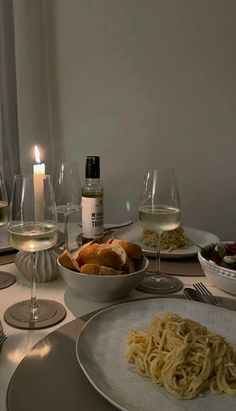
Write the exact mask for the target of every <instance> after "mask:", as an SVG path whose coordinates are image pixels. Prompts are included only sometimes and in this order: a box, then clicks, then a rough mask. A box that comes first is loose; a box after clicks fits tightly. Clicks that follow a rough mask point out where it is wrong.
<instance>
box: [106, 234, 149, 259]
mask: <svg viewBox="0 0 236 411" xmlns="http://www.w3.org/2000/svg"><path fill="white" fill-rule="evenodd" d="M108 241H109V243H110V244H119V245H120V246H121V247H122V248H123V249H124V250H125V251H126V253H127V255H128V256H129V257H131V258H134V259H135V260H141V258H142V248H141V247H140V246H139V245H138V244H134V243H130V242H129V241H124V240H118V239H115V238H113V239H110V240H108Z"/></svg>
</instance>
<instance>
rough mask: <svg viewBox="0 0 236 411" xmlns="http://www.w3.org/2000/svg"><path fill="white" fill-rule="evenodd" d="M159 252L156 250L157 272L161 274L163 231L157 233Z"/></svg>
mask: <svg viewBox="0 0 236 411" xmlns="http://www.w3.org/2000/svg"><path fill="white" fill-rule="evenodd" d="M156 239H157V252H156V274H157V275H160V274H161V233H159V232H158V233H156Z"/></svg>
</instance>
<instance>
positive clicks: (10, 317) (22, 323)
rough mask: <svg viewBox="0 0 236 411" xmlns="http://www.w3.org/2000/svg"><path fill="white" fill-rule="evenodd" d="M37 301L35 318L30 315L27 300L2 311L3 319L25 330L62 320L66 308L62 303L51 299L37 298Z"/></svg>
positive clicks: (44, 326)
mask: <svg viewBox="0 0 236 411" xmlns="http://www.w3.org/2000/svg"><path fill="white" fill-rule="evenodd" d="M37 302H38V305H39V309H38V311H37V319H36V320H34V319H32V317H31V314H30V301H29V300H27V301H20V302H19V303H16V304H13V305H12V306H10V307H9V308H8V309H7V310H6V311H5V313H4V320H5V321H6V323H7V324H9V325H11V326H12V327H15V328H22V329H25V330H39V329H42V328H47V327H51V326H52V325H55V324H58V323H59V322H60V321H62V320H64V318H65V316H66V310H65V307H64V306H63V305H62V304H60V303H58V302H56V301H52V300H37Z"/></svg>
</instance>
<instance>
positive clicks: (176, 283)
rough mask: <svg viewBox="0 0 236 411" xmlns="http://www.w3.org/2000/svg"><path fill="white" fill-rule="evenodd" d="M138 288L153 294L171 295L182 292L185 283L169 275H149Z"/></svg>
mask: <svg viewBox="0 0 236 411" xmlns="http://www.w3.org/2000/svg"><path fill="white" fill-rule="evenodd" d="M137 288H138V289H139V290H140V291H144V292H147V293H151V294H171V293H175V292H176V291H179V290H181V288H183V283H182V281H180V280H179V279H178V278H176V277H171V276H170V275H167V274H151V275H150V274H149V275H146V277H144V279H143V280H142V281H141V283H140V284H139V286H138V287H137Z"/></svg>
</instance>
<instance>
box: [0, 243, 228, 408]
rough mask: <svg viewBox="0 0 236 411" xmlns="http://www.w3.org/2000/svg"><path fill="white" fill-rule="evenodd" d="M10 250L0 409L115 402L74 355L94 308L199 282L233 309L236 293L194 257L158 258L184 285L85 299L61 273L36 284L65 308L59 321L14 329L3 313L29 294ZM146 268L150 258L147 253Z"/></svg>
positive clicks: (180, 295)
mask: <svg viewBox="0 0 236 411" xmlns="http://www.w3.org/2000/svg"><path fill="white" fill-rule="evenodd" d="M14 258H15V252H12V251H11V252H10V253H4V254H2V255H0V265H1V267H0V269H1V270H3V271H8V272H10V273H12V274H13V275H15V276H16V282H15V283H14V284H12V285H11V286H9V287H6V288H4V289H1V290H0V321H1V325H2V328H3V331H4V333H5V334H6V335H7V339H6V341H5V342H4V344H3V345H2V349H1V352H0V399H1V401H0V411H6V410H7V411H29V410H34V411H41V410H44V411H49V410H50V411H54V410H55V411H56V410H57V411H62V410H66V409H68V410H69V411H75V410H79V409H80V410H84V411H93V410H96V411H99V410H103V411H106V410H107V411H112V410H115V409H116V408H115V406H114V405H113V404H111V403H110V402H109V401H107V399H105V398H104V397H103V396H102V395H100V394H99V393H98V392H97V391H96V390H95V388H94V387H93V386H92V385H91V383H90V382H89V381H88V379H87V378H86V376H85V375H84V373H83V371H82V370H81V368H80V366H79V364H78V361H77V359H76V352H75V344H76V339H77V338H78V336H79V333H80V331H81V329H82V327H83V325H84V324H85V323H86V321H87V320H88V319H89V318H91V316H93V315H94V313H96V312H97V311H98V310H102V309H104V308H105V307H108V306H111V305H114V304H119V303H124V302H128V301H135V300H141V299H154V298H155V299H159V298H176V299H182V300H183V299H185V298H186V297H185V296H184V292H183V289H184V287H192V286H193V284H194V283H196V282H199V281H201V282H202V283H203V284H205V285H206V286H207V287H208V289H209V290H210V291H211V292H212V294H213V295H214V296H217V297H218V298H219V299H220V301H221V302H223V303H224V307H225V308H226V309H230V310H235V311H236V296H234V295H231V294H228V293H226V292H224V291H222V290H220V289H218V288H216V287H213V286H212V285H210V284H209V282H208V280H207V278H206V277H205V276H204V274H203V271H202V269H201V266H200V264H199V262H198V258H197V256H193V257H191V258H185V259H172V260H162V267H163V269H164V271H166V272H170V273H171V275H176V276H177V277H178V278H179V279H180V280H181V281H182V282H183V288H182V289H181V290H179V291H178V292H175V293H172V294H168V295H167V294H165V295H158V294H150V293H146V292H143V291H140V290H138V289H134V290H132V291H131V292H130V293H129V294H128V295H127V296H125V297H124V298H120V299H119V300H115V301H109V302H98V301H90V300H88V299H86V298H83V297H82V296H80V295H79V294H77V293H76V292H75V291H74V290H73V289H70V288H69V287H68V286H67V284H66V283H65V282H64V280H63V279H62V278H61V277H60V275H59V276H58V277H57V278H56V279H54V280H53V281H49V282H43V283H38V284H37V297H38V298H43V299H51V300H55V301H57V302H59V303H61V304H63V306H64V307H65V309H66V317H65V318H64V320H63V321H61V322H60V323H59V324H57V325H54V326H53V327H48V328H44V329H39V330H23V329H17V328H13V327H11V326H10V325H8V324H7V323H6V322H5V321H4V312H5V311H6V310H7V308H8V307H9V306H10V305H11V304H14V303H15V302H17V301H22V300H26V299H29V297H30V282H29V281H28V280H27V279H26V278H25V277H24V276H23V275H22V274H21V273H20V272H19V270H18V269H17V268H16V265H15V263H14ZM149 267H150V268H154V267H155V260H154V259H153V258H149Z"/></svg>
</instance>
